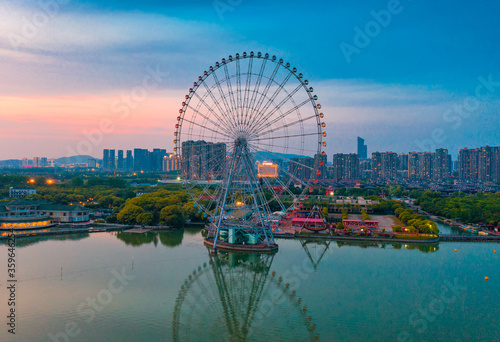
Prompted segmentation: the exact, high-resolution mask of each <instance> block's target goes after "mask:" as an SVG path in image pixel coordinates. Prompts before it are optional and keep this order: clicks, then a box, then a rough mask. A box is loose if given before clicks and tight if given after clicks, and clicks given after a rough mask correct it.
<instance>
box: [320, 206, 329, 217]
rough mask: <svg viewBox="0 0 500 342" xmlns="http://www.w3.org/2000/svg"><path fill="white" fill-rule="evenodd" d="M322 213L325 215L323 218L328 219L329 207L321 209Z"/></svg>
mask: <svg viewBox="0 0 500 342" xmlns="http://www.w3.org/2000/svg"><path fill="white" fill-rule="evenodd" d="M321 215H323V218H325V219H328V207H323V209H321Z"/></svg>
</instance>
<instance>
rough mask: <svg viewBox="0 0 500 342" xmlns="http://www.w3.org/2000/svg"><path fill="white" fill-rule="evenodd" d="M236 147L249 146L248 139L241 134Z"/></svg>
mask: <svg viewBox="0 0 500 342" xmlns="http://www.w3.org/2000/svg"><path fill="white" fill-rule="evenodd" d="M234 143H235V145H236V147H247V139H246V138H245V137H244V136H240V137H238V138H237V139H236V140H235V142H234Z"/></svg>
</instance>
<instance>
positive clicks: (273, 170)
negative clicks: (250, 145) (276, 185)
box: [257, 161, 278, 178]
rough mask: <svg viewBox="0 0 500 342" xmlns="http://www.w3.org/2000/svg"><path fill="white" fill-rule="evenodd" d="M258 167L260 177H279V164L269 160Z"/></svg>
mask: <svg viewBox="0 0 500 342" xmlns="http://www.w3.org/2000/svg"><path fill="white" fill-rule="evenodd" d="M257 168H258V174H257V175H258V176H259V177H268V178H275V177H278V165H276V164H273V163H269V162H266V161H265V162H263V163H262V164H260V163H259V164H258V165H257Z"/></svg>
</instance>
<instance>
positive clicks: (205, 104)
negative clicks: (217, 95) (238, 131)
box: [188, 89, 232, 133]
mask: <svg viewBox="0 0 500 342" xmlns="http://www.w3.org/2000/svg"><path fill="white" fill-rule="evenodd" d="M207 91H208V92H209V94H210V95H213V94H212V92H211V91H210V89H208V90H207ZM194 95H195V96H196V98H197V99H198V100H199V101H200V103H201V104H203V105H204V106H205V108H207V109H208V111H209V112H210V113H212V114H213V116H215V117H216V118H217V120H219V123H218V124H215V123H214V122H213V121H210V122H212V123H214V124H215V125H216V126H220V127H221V128H224V129H225V131H227V132H228V133H229V131H230V130H231V129H232V127H230V126H228V124H227V122H226V120H222V118H220V117H219V115H218V114H217V113H216V112H215V111H214V110H213V108H212V107H211V106H209V105H208V103H207V102H206V101H205V100H204V99H203V98H201V96H200V95H198V93H194ZM215 103H217V101H215ZM188 107H189V105H188ZM190 108H192V107H190ZM207 120H208V118H207Z"/></svg>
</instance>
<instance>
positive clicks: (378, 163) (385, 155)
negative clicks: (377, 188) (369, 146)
mask: <svg viewBox="0 0 500 342" xmlns="http://www.w3.org/2000/svg"><path fill="white" fill-rule="evenodd" d="M397 159H398V155H397V154H396V153H394V152H382V153H381V152H374V153H372V179H384V180H394V179H396V177H397Z"/></svg>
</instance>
